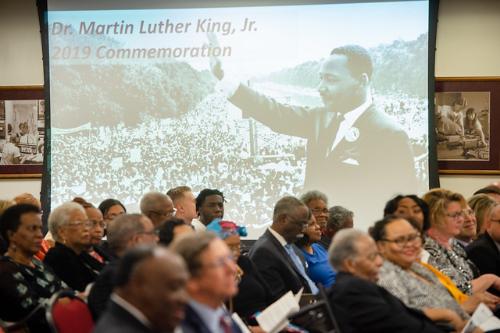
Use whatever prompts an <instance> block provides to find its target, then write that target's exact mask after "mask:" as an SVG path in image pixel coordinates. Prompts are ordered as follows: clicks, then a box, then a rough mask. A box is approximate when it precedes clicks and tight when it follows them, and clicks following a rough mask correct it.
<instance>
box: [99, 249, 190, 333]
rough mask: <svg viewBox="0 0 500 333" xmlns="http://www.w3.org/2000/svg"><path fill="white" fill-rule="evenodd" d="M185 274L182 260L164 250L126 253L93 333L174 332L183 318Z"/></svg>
mask: <svg viewBox="0 0 500 333" xmlns="http://www.w3.org/2000/svg"><path fill="white" fill-rule="evenodd" d="M187 279H188V273H187V270H186V266H185V265H184V262H183V261H182V259H181V258H180V257H179V256H178V255H177V254H174V253H172V252H170V251H169V250H167V249H165V248H159V247H158V248H152V247H140V248H136V249H133V250H130V252H128V253H126V254H125V255H124V256H123V258H122V259H121V260H120V263H119V265H118V268H117V273H116V289H115V291H114V293H113V294H112V296H111V301H110V304H109V307H108V308H107V309H106V311H105V312H104V314H103V315H102V317H101V319H100V320H99V321H98V323H97V325H96V327H95V330H94V332H95V333H153V332H154V333H173V332H174V331H175V329H176V327H177V325H179V323H180V322H181V320H182V319H183V317H184V310H185V305H186V302H187V293H186V282H187Z"/></svg>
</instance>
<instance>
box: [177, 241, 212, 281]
mask: <svg viewBox="0 0 500 333" xmlns="http://www.w3.org/2000/svg"><path fill="white" fill-rule="evenodd" d="M216 239H218V238H217V236H216V235H215V234H214V233H213V232H208V231H200V232H194V233H186V234H183V235H180V236H179V237H178V238H176V239H174V241H173V243H172V244H171V245H170V247H169V248H170V249H171V250H172V251H174V252H176V253H177V254H179V255H180V256H181V257H182V258H183V259H184V262H185V263H186V266H187V268H188V271H189V274H190V275H191V276H198V274H199V272H200V270H201V267H202V266H203V263H202V262H201V258H200V257H201V255H202V253H203V252H205V251H206V250H207V248H208V247H209V246H210V243H212V242H213V241H214V240H216Z"/></svg>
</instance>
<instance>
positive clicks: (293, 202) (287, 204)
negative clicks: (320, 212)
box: [273, 196, 304, 223]
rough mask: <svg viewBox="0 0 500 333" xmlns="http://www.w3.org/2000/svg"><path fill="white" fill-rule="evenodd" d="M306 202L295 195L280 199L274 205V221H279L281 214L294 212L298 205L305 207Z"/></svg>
mask: <svg viewBox="0 0 500 333" xmlns="http://www.w3.org/2000/svg"><path fill="white" fill-rule="evenodd" d="M303 206H304V203H303V202H302V201H300V200H299V199H297V198H296V197H293V196H286V197H283V198H281V199H279V200H278V202H276V205H274V211H273V223H274V222H276V221H278V218H279V217H280V216H281V215H290V214H293V212H294V210H295V209H297V208H298V207H303Z"/></svg>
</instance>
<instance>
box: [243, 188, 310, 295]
mask: <svg viewBox="0 0 500 333" xmlns="http://www.w3.org/2000/svg"><path fill="white" fill-rule="evenodd" d="M310 217H311V211H310V210H309V208H307V206H306V205H304V204H303V203H302V202H301V201H300V200H299V199H297V198H295V197H291V196H290V197H284V198H281V199H280V200H278V202H277V203H276V205H275V206H274V212H273V224H272V225H271V227H270V228H269V229H267V230H266V231H265V232H264V234H263V235H262V236H261V237H260V238H259V239H258V240H257V241H256V242H255V244H254V245H253V247H252V249H251V250H250V259H252V261H253V262H254V264H255V266H256V267H257V269H258V270H259V273H260V274H261V275H262V277H263V278H264V279H265V281H266V282H267V284H268V285H269V287H270V288H271V290H272V292H273V296H274V298H279V297H281V296H282V295H284V294H285V293H287V292H288V291H289V290H291V291H292V292H294V293H297V292H298V291H299V290H300V289H301V288H304V292H305V293H313V294H316V293H317V292H318V289H317V287H316V285H315V284H314V282H313V281H312V280H311V279H310V278H309V277H308V276H307V274H306V267H305V261H304V258H303V255H302V253H301V251H300V250H299V249H298V248H297V247H296V246H295V245H294V242H295V241H296V240H297V238H299V237H302V236H303V232H304V231H305V228H306V227H307V224H308V222H309V219H310Z"/></svg>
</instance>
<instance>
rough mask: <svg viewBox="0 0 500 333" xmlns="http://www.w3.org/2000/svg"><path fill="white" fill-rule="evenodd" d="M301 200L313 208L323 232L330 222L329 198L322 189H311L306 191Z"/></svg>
mask: <svg viewBox="0 0 500 333" xmlns="http://www.w3.org/2000/svg"><path fill="white" fill-rule="evenodd" d="M300 200H301V201H302V202H303V203H304V204H305V205H306V206H307V207H309V209H310V210H311V212H312V214H313V215H314V217H315V218H316V223H317V224H318V225H319V227H320V229H321V232H322V233H324V232H325V229H326V224H327V223H328V216H329V212H328V198H327V197H326V195H325V194H324V193H322V192H320V191H309V192H306V193H304V194H303V195H302V196H301V197H300Z"/></svg>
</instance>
